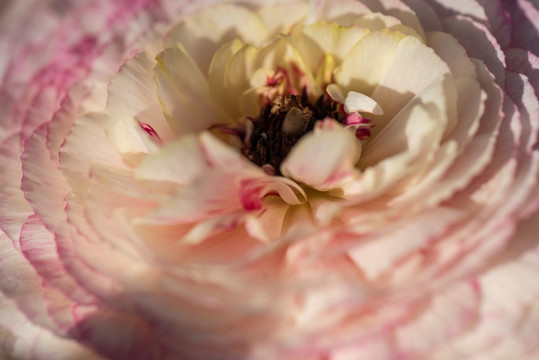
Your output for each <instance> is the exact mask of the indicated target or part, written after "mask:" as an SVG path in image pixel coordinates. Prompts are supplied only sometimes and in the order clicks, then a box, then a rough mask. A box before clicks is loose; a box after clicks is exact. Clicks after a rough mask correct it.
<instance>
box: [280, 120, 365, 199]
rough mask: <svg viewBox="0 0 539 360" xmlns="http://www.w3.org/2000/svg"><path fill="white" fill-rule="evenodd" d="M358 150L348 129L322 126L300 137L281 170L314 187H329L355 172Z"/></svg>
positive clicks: (336, 184)
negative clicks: (323, 127) (320, 128)
mask: <svg viewBox="0 0 539 360" xmlns="http://www.w3.org/2000/svg"><path fill="white" fill-rule="evenodd" d="M335 124H336V123H335ZM359 152H360V144H359V141H358V140H357V139H356V138H355V136H354V134H353V133H352V132H350V131H349V130H347V129H344V128H342V127H341V126H340V125H339V126H334V127H333V128H329V129H328V128H325V129H323V130H320V131H314V132H311V133H309V134H307V135H305V136H304V137H303V138H301V140H300V141H299V142H298V143H297V144H296V145H295V146H294V147H293V148H292V151H291V152H290V154H288V156H287V158H286V159H285V161H284V162H283V164H282V165H281V171H282V173H283V174H284V175H285V176H288V177H291V178H293V179H294V180H296V181H298V182H301V183H304V184H307V185H309V186H312V187H314V188H315V189H318V190H321V191H325V190H330V189H333V188H335V187H338V186H339V184H340V183H342V182H343V181H346V180H347V179H349V178H350V177H351V176H354V175H355V174H356V171H355V170H354V165H355V162H356V160H357V158H358V154H359Z"/></svg>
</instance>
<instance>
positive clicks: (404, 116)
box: [359, 76, 456, 168]
mask: <svg viewBox="0 0 539 360" xmlns="http://www.w3.org/2000/svg"><path fill="white" fill-rule="evenodd" d="M455 97H456V88H455V84H454V82H453V81H452V78H450V77H445V76H442V77H440V78H439V79H438V80H437V81H436V82H434V83H433V84H432V85H430V86H429V87H428V88H427V89H425V90H424V91H422V92H421V93H419V94H418V95H417V96H416V97H415V98H414V99H413V100H412V101H410V102H409V103H408V104H407V105H406V106H405V107H404V108H403V109H402V110H401V111H400V112H399V113H398V114H397V115H396V116H395V117H394V118H393V119H392V120H391V122H389V123H388V124H387V125H386V126H385V128H384V129H382V130H381V131H380V132H379V133H378V134H377V135H376V136H374V137H373V138H372V140H371V141H370V142H368V144H367V146H366V147H365V149H364V151H363V155H362V157H361V159H360V162H359V165H360V167H362V168H366V167H368V166H372V165H374V164H376V163H377V162H379V161H381V160H382V159H384V158H388V157H390V156H392V155H394V154H397V153H400V152H403V151H406V150H407V149H409V148H410V143H409V138H408V135H410V133H411V132H413V131H416V132H418V133H421V132H423V131H424V130H425V129H421V128H420V127H417V128H415V130H414V125H411V124H410V121H415V119H414V117H416V116H420V115H423V116H428V117H429V119H428V122H429V123H433V124H435V125H432V129H435V130H436V134H434V133H431V134H430V135H431V136H434V138H433V140H434V141H435V142H439V141H440V140H441V135H442V134H443V132H444V131H445V127H446V126H447V123H448V109H450V108H452V111H451V113H453V114H454V116H455V110H454V108H455V106H456V98H455ZM417 106H421V107H424V108H425V109H428V110H427V112H426V113H422V112H416V111H415V110H414V108H415V107H417ZM454 121H455V120H453V122H454ZM420 123H421V122H417V123H415V126H420Z"/></svg>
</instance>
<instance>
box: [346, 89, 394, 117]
mask: <svg viewBox="0 0 539 360" xmlns="http://www.w3.org/2000/svg"><path fill="white" fill-rule="evenodd" d="M344 111H346V112H347V113H353V112H364V113H368V114H373V115H383V114H384V111H383V110H382V108H381V107H380V105H378V103H377V102H376V101H374V100H373V99H371V98H370V97H368V96H367V95H363V94H361V93H358V92H355V91H350V92H349V93H348V94H346V99H344Z"/></svg>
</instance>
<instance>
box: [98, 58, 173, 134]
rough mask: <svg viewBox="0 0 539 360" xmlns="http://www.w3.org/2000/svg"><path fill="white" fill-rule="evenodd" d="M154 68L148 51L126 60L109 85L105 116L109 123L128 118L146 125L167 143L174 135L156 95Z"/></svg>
mask: <svg viewBox="0 0 539 360" xmlns="http://www.w3.org/2000/svg"><path fill="white" fill-rule="evenodd" d="M154 65H155V61H154V59H153V56H152V55H151V54H150V53H148V52H142V53H140V54H137V55H135V56H134V57H133V58H132V59H130V60H128V61H127V62H126V63H125V64H124V65H123V66H122V67H121V68H120V71H119V72H118V74H116V76H114V77H113V78H112V80H111V82H110V85H109V88H108V96H107V106H106V108H105V114H106V116H107V121H110V122H115V121H120V120H122V119H125V118H128V119H135V120H137V121H142V122H144V123H146V124H149V125H150V126H151V127H152V128H153V129H154V130H155V131H156V132H157V134H158V135H159V137H160V138H161V139H162V140H164V141H166V140H168V139H170V138H172V136H173V134H172V131H171V130H170V127H169V126H168V124H167V122H166V119H165V118H164V116H163V113H162V111H161V109H160V108H159V102H158V100H157V96H156V94H155V90H154V85H153V67H154Z"/></svg>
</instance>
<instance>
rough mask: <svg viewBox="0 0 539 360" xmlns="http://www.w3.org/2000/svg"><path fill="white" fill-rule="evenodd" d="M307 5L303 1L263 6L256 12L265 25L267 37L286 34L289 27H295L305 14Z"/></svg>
mask: <svg viewBox="0 0 539 360" xmlns="http://www.w3.org/2000/svg"><path fill="white" fill-rule="evenodd" d="M308 9H309V4H307V3H306V2H303V1H297V2H286V3H284V4H273V5H269V6H264V7H262V8H260V9H259V10H258V11H257V14H258V16H260V18H261V19H262V21H263V22H264V25H266V28H267V31H268V35H269V36H271V35H273V36H275V35H277V34H278V33H284V34H288V33H289V29H291V27H293V26H295V25H297V24H298V23H299V22H300V21H301V20H302V19H303V17H304V14H306V13H307V11H308Z"/></svg>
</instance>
